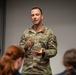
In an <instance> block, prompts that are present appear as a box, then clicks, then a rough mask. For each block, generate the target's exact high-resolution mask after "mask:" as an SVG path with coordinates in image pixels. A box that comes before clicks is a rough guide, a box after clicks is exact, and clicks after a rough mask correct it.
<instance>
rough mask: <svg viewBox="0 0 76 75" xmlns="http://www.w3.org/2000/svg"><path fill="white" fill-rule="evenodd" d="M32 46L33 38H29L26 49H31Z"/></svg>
mask: <svg viewBox="0 0 76 75" xmlns="http://www.w3.org/2000/svg"><path fill="white" fill-rule="evenodd" d="M31 44H32V38H29V39H28V40H27V41H26V43H25V48H29V47H30V46H31Z"/></svg>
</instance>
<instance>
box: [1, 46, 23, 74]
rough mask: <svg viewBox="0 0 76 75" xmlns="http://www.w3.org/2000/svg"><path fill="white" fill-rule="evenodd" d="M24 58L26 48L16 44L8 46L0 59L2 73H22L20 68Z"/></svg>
mask: <svg viewBox="0 0 76 75" xmlns="http://www.w3.org/2000/svg"><path fill="white" fill-rule="evenodd" d="M23 58H24V50H23V49H22V48H21V47H19V46H16V45H11V46H9V47H8V48H7V50H6V52H5V54H4V55H3V56H2V58H1V59H0V75H21V74H20V73H19V69H20V67H21V65H22V62H23Z"/></svg>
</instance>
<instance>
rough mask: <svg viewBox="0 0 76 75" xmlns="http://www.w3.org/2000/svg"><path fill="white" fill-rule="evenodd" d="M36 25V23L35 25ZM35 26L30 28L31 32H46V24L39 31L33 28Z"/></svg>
mask: <svg viewBox="0 0 76 75" xmlns="http://www.w3.org/2000/svg"><path fill="white" fill-rule="evenodd" d="M33 26H34V25H33ZM33 26H32V27H31V28H30V30H29V32H32V33H40V32H41V33H43V32H44V30H45V27H44V26H42V28H41V29H40V30H39V31H35V30H34V29H33Z"/></svg>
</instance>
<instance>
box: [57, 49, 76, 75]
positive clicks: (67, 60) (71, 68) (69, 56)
mask: <svg viewBox="0 0 76 75" xmlns="http://www.w3.org/2000/svg"><path fill="white" fill-rule="evenodd" d="M63 65H64V66H65V71H63V72H61V73H60V74H56V75H76V49H70V50H67V51H66V52H65V53H64V56H63Z"/></svg>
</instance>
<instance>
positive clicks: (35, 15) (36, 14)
mask: <svg viewBox="0 0 76 75" xmlns="http://www.w3.org/2000/svg"><path fill="white" fill-rule="evenodd" d="M30 18H31V20H32V22H33V24H34V25H39V24H40V23H41V21H42V19H43V15H42V14H41V12H40V10H39V9H33V10H31V15H30Z"/></svg>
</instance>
